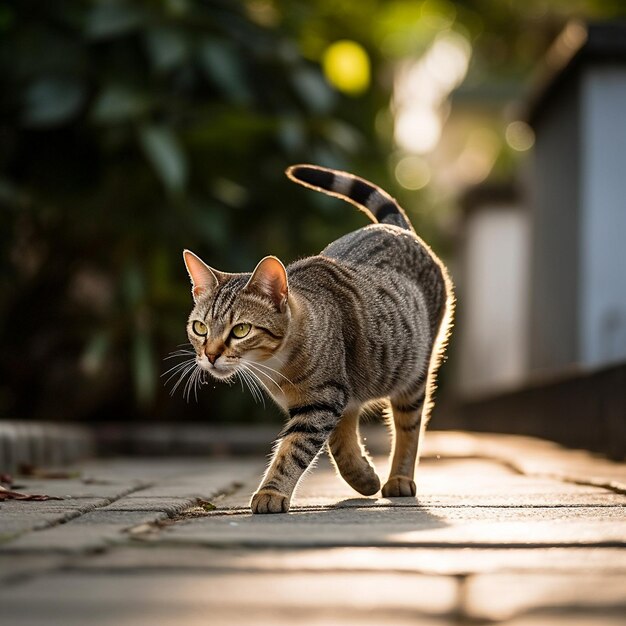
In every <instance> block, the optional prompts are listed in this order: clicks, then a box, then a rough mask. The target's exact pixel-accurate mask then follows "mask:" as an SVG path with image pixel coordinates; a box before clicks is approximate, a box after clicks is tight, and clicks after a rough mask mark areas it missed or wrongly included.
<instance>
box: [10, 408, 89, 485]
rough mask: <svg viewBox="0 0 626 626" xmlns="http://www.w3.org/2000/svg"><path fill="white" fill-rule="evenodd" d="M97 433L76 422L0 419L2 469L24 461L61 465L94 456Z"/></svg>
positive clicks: (24, 462) (11, 471)
mask: <svg viewBox="0 0 626 626" xmlns="http://www.w3.org/2000/svg"><path fill="white" fill-rule="evenodd" d="M95 447H96V446H95V437H94V435H93V433H92V431H91V430H90V429H89V428H86V427H84V426H78V425H75V424H54V423H50V422H20V421H6V420H0V473H6V474H14V473H16V472H17V471H18V470H19V468H20V465H24V464H27V465H35V466H43V465H45V466H52V467H54V466H59V465H65V464H69V463H74V462H76V461H80V460H82V459H84V458H86V457H89V456H92V455H93V453H94V450H95Z"/></svg>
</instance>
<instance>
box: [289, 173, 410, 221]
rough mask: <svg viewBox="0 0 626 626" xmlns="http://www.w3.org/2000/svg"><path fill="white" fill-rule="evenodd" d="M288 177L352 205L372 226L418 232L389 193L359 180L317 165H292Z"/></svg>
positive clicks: (350, 175) (356, 177)
mask: <svg viewBox="0 0 626 626" xmlns="http://www.w3.org/2000/svg"><path fill="white" fill-rule="evenodd" d="M285 173H286V174H287V176H288V177H289V178H290V179H291V180H293V181H294V182H296V183H298V184H300V185H303V186H304V187H308V188H309V189H315V191H321V192H322V193H325V194H327V195H329V196H335V197H337V198H341V199H342V200H347V201H348V202H351V203H352V204H354V205H355V206H356V207H357V208H358V209H359V210H360V211H363V213H365V214H366V215H367V216H368V217H369V218H370V219H371V220H372V222H380V223H383V224H393V225H395V226H400V228H405V229H407V230H410V231H413V232H415V231H414V230H413V226H412V225H411V222H409V218H408V217H407V215H406V213H405V212H404V210H403V209H402V207H401V206H400V205H399V204H398V203H397V202H396V201H395V200H394V199H393V198H392V197H391V196H390V195H389V194H388V193H387V192H386V191H383V190H382V189H380V187H376V185H372V183H369V182H368V181H366V180H363V179H362V178H359V177H358V176H353V175H352V174H348V173H346V172H339V171H337V170H330V169H327V168H325V167H319V166H317V165H292V166H291V167H290V168H288V169H287V171H286V172H285Z"/></svg>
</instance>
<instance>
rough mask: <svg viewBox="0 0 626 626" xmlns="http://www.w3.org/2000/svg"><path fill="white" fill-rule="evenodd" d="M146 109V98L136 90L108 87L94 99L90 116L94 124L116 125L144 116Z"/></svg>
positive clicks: (147, 102) (121, 86) (118, 86)
mask: <svg viewBox="0 0 626 626" xmlns="http://www.w3.org/2000/svg"><path fill="white" fill-rule="evenodd" d="M148 109H149V101H148V98H146V96H145V95H143V94H141V93H140V92H138V91H137V90H135V89H133V88H131V87H126V86H124V85H108V86H107V87H105V88H104V89H103V90H102V91H101V92H100V95H99V96H98V98H97V99H96V101H95V103H94V105H93V108H92V111H91V115H92V118H93V119H94V121H96V122H104V123H116V122H123V121H126V120H128V119H132V118H136V117H139V116H140V115H144V114H145V113H146V111H147V110H148Z"/></svg>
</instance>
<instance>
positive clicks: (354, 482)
mask: <svg viewBox="0 0 626 626" xmlns="http://www.w3.org/2000/svg"><path fill="white" fill-rule="evenodd" d="M346 482H347V483H348V484H349V485H350V486H351V487H352V488H353V489H354V490H355V491H358V492H359V493H360V494H361V495H364V496H373V495H374V494H375V493H378V492H379V491H380V480H379V479H378V476H376V474H375V473H374V472H373V471H371V472H369V473H368V474H365V475H361V476H352V477H351V478H350V480H349V481H346Z"/></svg>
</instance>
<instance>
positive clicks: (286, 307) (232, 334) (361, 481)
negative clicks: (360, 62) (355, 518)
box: [184, 165, 453, 513]
mask: <svg viewBox="0 0 626 626" xmlns="http://www.w3.org/2000/svg"><path fill="white" fill-rule="evenodd" d="M286 173H287V176H288V177H289V178H290V179H291V180H293V181H295V182H297V183H299V184H301V185H304V186H305V187H309V188H311V189H314V190H316V191H321V192H323V193H326V194H329V195H332V196H336V197H338V198H342V199H344V200H347V201H349V202H351V203H352V204H354V205H356V206H357V207H358V208H359V209H360V210H361V211H363V212H364V213H365V214H366V215H367V216H368V217H369V218H370V219H371V220H372V222H374V224H370V225H369V226H365V227H364V228H360V229H359V230H357V231H355V232H352V233H349V234H347V235H345V236H343V237H341V238H340V239H338V240H337V241H335V242H333V243H331V244H330V245H329V246H327V247H326V248H325V249H324V250H323V251H322V252H321V253H320V254H319V255H317V256H313V257H309V258H305V259H301V260H299V261H296V262H295V263H292V264H291V265H289V266H288V267H287V268H285V267H284V266H283V264H282V263H281V262H280V261H279V260H278V259H277V258H276V257H274V256H267V257H265V258H264V259H263V260H262V261H261V262H260V263H259V264H258V265H257V266H256V269H255V270H254V271H253V272H252V274H250V273H244V274H228V273H225V272H219V271H217V270H214V269H212V268H210V267H209V266H208V265H206V264H205V263H204V262H203V261H202V260H201V259H200V258H199V257H198V256H196V255H195V254H194V253H193V252H190V251H189V250H185V251H184V260H185V265H186V267H187V271H188V272H189V276H190V278H191V282H192V293H193V297H194V301H195V305H194V308H193V310H192V312H191V315H190V317H189V322H188V326H187V332H188V335H189V340H190V341H191V344H192V347H193V349H194V351H195V364H196V365H197V366H198V367H199V368H200V369H198V370H197V372H196V373H197V374H198V376H201V375H204V372H208V373H209V374H210V375H211V376H213V377H214V378H216V379H218V380H224V381H229V380H231V379H234V378H236V377H238V376H239V377H241V378H242V379H245V380H246V381H247V382H248V383H249V385H250V387H251V391H253V392H254V393H256V394H260V392H261V389H263V390H264V391H265V392H266V393H268V394H269V395H271V397H272V398H273V399H274V400H275V401H276V402H277V403H278V404H279V405H280V406H281V407H282V408H283V409H284V411H285V412H286V413H288V415H289V419H288V421H287V422H286V424H285V426H284V428H283V429H282V431H281V432H280V434H279V435H278V441H277V445H276V447H275V451H274V454H273V458H272V460H271V463H270V465H269V467H268V469H267V471H266V472H265V475H264V477H263V480H262V482H261V485H260V486H259V489H258V490H257V492H256V493H255V494H254V495H253V496H252V500H251V504H250V505H251V508H252V512H253V513H281V512H282V513H285V512H286V511H287V510H288V509H289V503H290V500H291V497H292V495H293V492H294V490H295V488H296V485H297V484H298V481H299V480H300V478H301V477H302V475H303V473H304V472H305V471H306V470H307V468H308V467H309V466H310V465H311V463H312V461H313V460H314V459H315V458H316V456H317V455H318V454H319V453H320V451H321V450H322V447H323V446H324V444H326V445H327V446H328V449H329V451H330V454H331V457H332V459H333V460H334V463H335V465H336V468H337V470H338V471H339V473H340V474H341V476H342V477H343V478H344V480H345V481H346V482H347V483H348V484H349V485H350V486H351V487H353V488H354V489H355V490H356V491H358V492H359V493H361V494H363V495H368V496H370V495H373V494H375V493H376V492H378V491H379V489H380V481H379V479H378V476H377V475H376V472H375V471H374V467H373V466H372V463H371V461H370V459H369V458H368V455H367V453H366V451H365V449H364V448H363V446H362V444H361V441H360V437H359V413H360V411H361V409H362V407H363V406H364V405H366V404H367V403H369V402H371V401H373V400H380V399H387V401H388V402H389V403H390V405H391V412H390V417H389V422H390V425H391V430H392V433H393V436H392V437H393V446H392V447H393V451H392V459H391V472H390V476H389V478H388V480H387V482H386V484H385V485H384V486H383V488H382V495H383V496H384V497H388V498H389V497H397V496H415V493H416V488H415V482H414V480H413V477H414V471H415V464H416V459H417V455H418V448H419V442H420V439H421V437H422V434H423V432H424V430H425V427H426V422H427V420H428V417H429V412H430V404H431V402H430V401H431V396H432V393H433V388H434V380H435V374H436V370H437V368H438V366H439V363H440V360H441V356H442V353H443V350H444V348H445V343H446V340H447V336H448V332H449V327H450V324H451V318H452V309H453V295H452V287H451V282H450V280H449V278H448V274H447V272H446V269H445V267H444V266H443V264H442V263H441V261H440V260H439V259H438V258H437V257H436V256H435V255H434V254H433V252H432V251H431V250H430V248H429V247H428V246H427V245H426V244H425V243H424V242H423V241H422V240H421V239H420V238H419V237H418V236H417V235H416V234H415V231H414V230H413V228H412V226H411V223H410V222H409V220H408V218H407V216H406V214H405V212H404V211H403V210H402V208H401V207H400V206H399V205H398V204H397V203H396V201H395V200H394V199H393V198H391V197H390V196H389V195H388V194H387V193H386V192H385V191H383V190H382V189H379V188H378V187H376V186H374V185H372V184H371V183H369V182H367V181H365V180H363V179H361V178H357V177H356V176H352V175H351V174H347V173H344V172H338V171H333V170H329V169H325V168H322V167H317V166H313V165H296V166H293V167H291V168H289V169H288V170H287V172H286ZM192 356H193V355H192Z"/></svg>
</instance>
